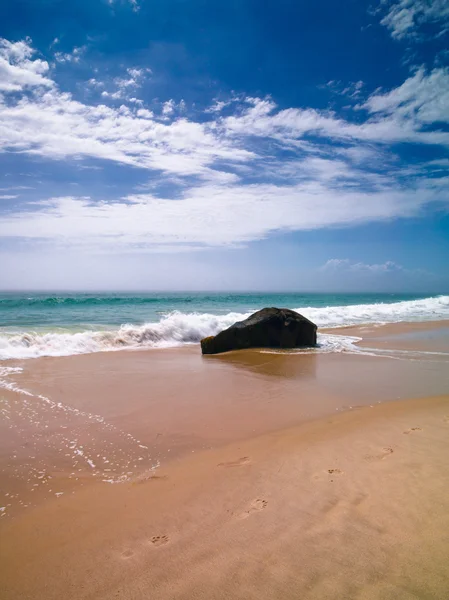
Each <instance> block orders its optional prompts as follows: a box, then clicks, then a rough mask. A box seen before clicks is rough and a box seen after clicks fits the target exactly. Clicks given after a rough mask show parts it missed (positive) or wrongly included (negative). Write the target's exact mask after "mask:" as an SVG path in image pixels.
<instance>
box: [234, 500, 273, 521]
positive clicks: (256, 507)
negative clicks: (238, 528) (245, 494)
mask: <svg viewBox="0 0 449 600" xmlns="http://www.w3.org/2000/svg"><path fill="white" fill-rule="evenodd" d="M267 504H268V502H267V501H266V500H261V499H260V498H258V499H257V500H253V501H252V502H251V504H250V506H249V509H248V510H245V512H243V513H242V514H241V515H239V517H238V518H239V519H247V518H248V517H249V516H250V515H251V514H252V513H254V512H260V511H261V510H263V509H264V508H266V506H267Z"/></svg>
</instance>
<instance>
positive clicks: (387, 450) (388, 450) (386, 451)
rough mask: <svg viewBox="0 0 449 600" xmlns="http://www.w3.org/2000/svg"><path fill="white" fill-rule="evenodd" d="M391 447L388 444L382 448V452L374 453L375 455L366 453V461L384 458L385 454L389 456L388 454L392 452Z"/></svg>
mask: <svg viewBox="0 0 449 600" xmlns="http://www.w3.org/2000/svg"><path fill="white" fill-rule="evenodd" d="M393 452H394V451H393V448H390V446H386V447H385V448H382V452H381V453H380V454H375V455H371V454H368V455H366V456H365V460H368V461H372V460H384V459H385V458H387V456H390V454H393Z"/></svg>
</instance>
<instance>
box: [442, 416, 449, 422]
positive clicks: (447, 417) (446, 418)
mask: <svg viewBox="0 0 449 600" xmlns="http://www.w3.org/2000/svg"><path fill="white" fill-rule="evenodd" d="M443 421H444V422H445V423H449V415H446V416H445V417H444V419H443Z"/></svg>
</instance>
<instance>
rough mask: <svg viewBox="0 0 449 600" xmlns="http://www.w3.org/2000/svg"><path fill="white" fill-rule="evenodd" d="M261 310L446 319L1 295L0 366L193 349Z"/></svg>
mask: <svg viewBox="0 0 449 600" xmlns="http://www.w3.org/2000/svg"><path fill="white" fill-rule="evenodd" d="M264 306H278V307H284V308H292V309H295V310H297V311H298V312H301V313H302V314H303V315H304V316H306V317H307V318H309V319H311V320H312V321H313V322H315V323H316V324H317V325H318V327H327V328H332V327H342V326H346V325H359V324H364V323H393V322H399V321H429V320H441V319H449V296H441V295H440V296H430V295H399V294H296V293H288V294H279V293H276V294H272V293H269V294H263V293H248V294H242V293H238V294H237V293H228V294H226V293H190V292H189V293H134V294H131V293H126V294H125V293H101V294H95V293H32V292H27V293H2V294H0V360H7V359H14V358H15V359H23V358H34V357H38V356H68V355H71V354H82V353H90V352H101V351H111V350H118V349H126V348H129V349H136V348H142V347H145V348H164V347H172V346H180V345H185V344H194V343H198V342H199V341H200V339H201V338H203V337H205V336H208V335H214V334H216V333H217V332H218V331H220V330H221V329H224V328H225V327H228V326H229V325H231V324H232V323H234V322H235V321H238V320H241V319H243V318H245V317H246V316H248V315H249V314H251V313H252V312H254V311H255V310H258V309H260V308H263V307H264ZM335 338H336V336H331V335H327V336H323V335H322V336H320V338H319V346H320V348H321V349H322V350H326V351H341V350H344V349H345V342H344V340H343V339H337V340H336V339H335ZM348 343H350V339H349V342H348Z"/></svg>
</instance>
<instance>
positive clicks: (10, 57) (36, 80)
mask: <svg viewBox="0 0 449 600" xmlns="http://www.w3.org/2000/svg"><path fill="white" fill-rule="evenodd" d="M30 43H31V41H30V40H23V41H20V42H10V41H8V40H5V39H3V38H0V91H3V92H20V91H23V90H25V89H31V88H35V87H40V86H44V87H48V88H51V87H53V85H54V83H53V81H51V80H50V79H48V78H47V77H45V75H46V74H47V73H48V71H49V65H48V63H47V62H46V61H44V60H40V59H34V60H30V58H31V56H32V55H33V53H34V51H33V49H32V47H31V45H30Z"/></svg>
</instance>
